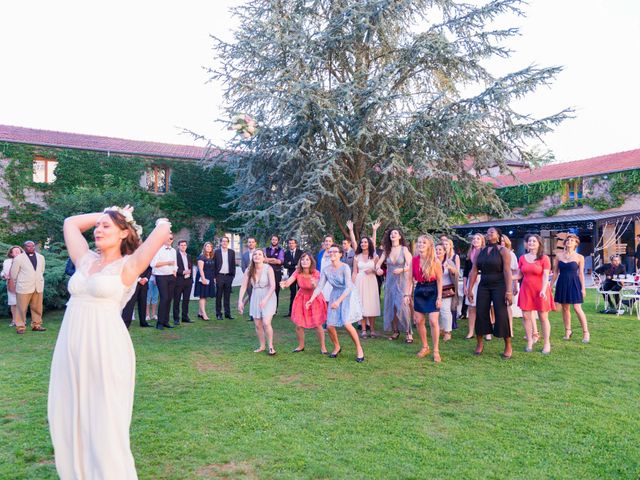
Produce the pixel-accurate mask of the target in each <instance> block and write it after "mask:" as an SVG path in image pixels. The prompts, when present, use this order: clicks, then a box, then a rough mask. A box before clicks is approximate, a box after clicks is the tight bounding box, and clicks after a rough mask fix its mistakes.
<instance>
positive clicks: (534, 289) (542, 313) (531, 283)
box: [518, 235, 556, 355]
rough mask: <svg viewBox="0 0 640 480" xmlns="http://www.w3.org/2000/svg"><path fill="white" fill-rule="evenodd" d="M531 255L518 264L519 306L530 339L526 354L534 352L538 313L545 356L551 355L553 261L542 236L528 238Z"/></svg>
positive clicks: (523, 257) (526, 240)
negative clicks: (535, 325) (535, 315)
mask: <svg viewBox="0 0 640 480" xmlns="http://www.w3.org/2000/svg"><path fill="white" fill-rule="evenodd" d="M525 242H526V244H527V249H528V250H529V253H526V254H524V255H523V256H521V257H520V260H519V261H518V268H519V269H520V272H521V274H522V285H521V286H520V296H519V298H518V306H519V307H520V309H521V310H522V316H523V317H524V324H525V333H526V335H527V347H526V349H525V351H526V352H531V351H533V343H534V335H533V323H532V321H533V319H532V312H534V311H536V312H538V317H539V318H540V325H541V326H542V336H543V338H544V345H543V347H542V353H543V354H544V355H548V354H549V353H551V343H550V341H549V337H550V336H551V324H550V323H549V311H551V310H555V308H556V307H555V304H554V302H553V295H552V294H551V286H550V285H549V272H550V271H551V261H550V260H549V257H547V256H546V255H545V254H544V246H543V245H542V238H540V236H539V235H528V236H527V237H526V238H525Z"/></svg>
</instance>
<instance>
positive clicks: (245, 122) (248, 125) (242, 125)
mask: <svg viewBox="0 0 640 480" xmlns="http://www.w3.org/2000/svg"><path fill="white" fill-rule="evenodd" d="M231 122H232V123H231V126H230V127H229V130H235V131H236V133H238V134H240V135H242V138H245V139H249V138H251V137H253V136H254V135H255V133H256V131H257V130H258V126H257V124H256V121H255V120H254V119H253V117H251V115H247V114H246V113H237V114H235V115H234V116H233V118H232V121H231Z"/></svg>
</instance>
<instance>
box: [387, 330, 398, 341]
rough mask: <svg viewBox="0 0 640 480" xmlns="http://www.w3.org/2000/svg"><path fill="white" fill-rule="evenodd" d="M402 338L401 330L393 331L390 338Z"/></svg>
mask: <svg viewBox="0 0 640 480" xmlns="http://www.w3.org/2000/svg"><path fill="white" fill-rule="evenodd" d="M398 338H400V332H393V335H391V336H390V337H389V340H397V339H398Z"/></svg>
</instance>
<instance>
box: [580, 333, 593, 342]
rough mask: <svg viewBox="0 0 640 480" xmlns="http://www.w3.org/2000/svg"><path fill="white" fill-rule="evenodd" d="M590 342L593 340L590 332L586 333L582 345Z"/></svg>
mask: <svg viewBox="0 0 640 480" xmlns="http://www.w3.org/2000/svg"><path fill="white" fill-rule="evenodd" d="M590 340H591V335H590V334H589V332H587V333H585V334H584V335H583V336H582V343H589V341H590Z"/></svg>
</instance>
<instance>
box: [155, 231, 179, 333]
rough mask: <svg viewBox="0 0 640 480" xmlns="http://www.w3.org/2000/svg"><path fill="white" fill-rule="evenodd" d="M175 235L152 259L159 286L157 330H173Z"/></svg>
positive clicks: (175, 269)
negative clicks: (171, 322)
mask: <svg viewBox="0 0 640 480" xmlns="http://www.w3.org/2000/svg"><path fill="white" fill-rule="evenodd" d="M172 244H173V235H169V239H168V240H167V242H166V243H165V244H164V245H163V246H162V247H161V248H160V250H158V252H157V253H156V254H155V256H154V257H153V259H151V273H152V274H153V276H154V277H156V284H157V285H158V297H159V300H158V322H157V323H156V328H157V329H158V330H162V329H164V328H173V325H171V324H170V323H169V312H170V311H171V301H172V300H173V290H174V288H175V286H176V271H177V270H178V267H177V259H176V251H175V250H174V249H173V248H172V247H171V245H172Z"/></svg>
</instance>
